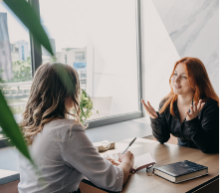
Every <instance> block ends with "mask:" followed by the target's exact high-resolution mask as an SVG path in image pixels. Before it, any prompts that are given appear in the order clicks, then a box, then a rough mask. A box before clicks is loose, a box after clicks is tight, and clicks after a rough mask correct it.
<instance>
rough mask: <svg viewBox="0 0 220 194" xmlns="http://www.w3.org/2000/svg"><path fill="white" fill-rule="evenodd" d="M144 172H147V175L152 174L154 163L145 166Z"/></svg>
mask: <svg viewBox="0 0 220 194" xmlns="http://www.w3.org/2000/svg"><path fill="white" fill-rule="evenodd" d="M146 172H147V175H148V176H151V175H153V173H154V164H152V165H150V166H148V167H146Z"/></svg>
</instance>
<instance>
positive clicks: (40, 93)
mask: <svg viewBox="0 0 220 194" xmlns="http://www.w3.org/2000/svg"><path fill="white" fill-rule="evenodd" d="M58 69H59V70H60V71H65V72H67V73H68V75H69V77H70V78H71V83H73V85H72V88H73V90H71V89H70V90H69V89H66V88H65V87H64V85H63V82H67V81H68V80H67V78H66V77H64V78H63V79H62V81H61V79H60V77H59V76H58V74H57V70H58ZM79 96H80V83H79V78H78V75H77V72H76V71H75V70H74V69H73V68H72V67H70V66H68V65H64V64H58V63H55V64H50V63H47V64H44V65H41V66H40V67H39V68H38V70H37V72H36V74H35V76H34V79H33V83H32V86H31V91H30V97H29V99H28V102H27V106H26V109H25V111H24V113H23V120H22V122H21V128H22V131H23V134H24V137H25V139H26V141H27V144H28V145H29V151H30V153H31V156H32V158H33V160H34V161H35V163H36V164H37V166H38V168H39V170H40V173H37V172H36V171H35V169H34V167H33V166H32V165H31V164H30V163H29V161H28V160H27V159H25V158H24V157H23V156H21V155H20V156H19V159H20V164H19V167H20V170H19V171H20V183H19V185H18V189H19V192H22V193H23V192H28V193H32V192H44V193H48V192H61V193H64V192H77V191H78V192H79V190H78V188H79V184H80V182H81V180H82V179H83V178H84V176H86V177H87V178H88V179H89V180H90V181H91V182H93V183H94V184H95V185H97V186H98V187H101V188H104V189H107V190H111V191H121V190H122V186H123V183H124V182H125V181H126V179H127V177H128V174H129V172H130V170H131V168H132V166H133V161H134V157H133V154H132V153H131V152H129V151H128V152H126V153H125V154H123V155H122V154H121V155H120V156H119V157H120V159H121V161H122V162H121V164H120V165H119V166H113V165H112V163H111V162H110V161H108V160H105V159H103V158H102V157H101V156H100V155H99V153H98V152H97V151H96V149H95V148H94V147H93V145H92V143H91V142H90V140H89V139H88V137H87V136H86V133H85V130H84V128H83V126H82V124H81V123H80V120H79V114H80V107H79ZM73 108H74V109H75V112H76V114H71V113H70V110H71V109H73ZM69 115H71V116H73V117H74V120H71V119H68V116H69Z"/></svg>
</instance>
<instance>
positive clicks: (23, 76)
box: [10, 57, 32, 82]
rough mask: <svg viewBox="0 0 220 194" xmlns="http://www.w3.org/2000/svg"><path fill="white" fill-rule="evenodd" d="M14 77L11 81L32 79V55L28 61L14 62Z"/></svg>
mask: <svg viewBox="0 0 220 194" xmlns="http://www.w3.org/2000/svg"><path fill="white" fill-rule="evenodd" d="M12 71H13V78H12V80H11V81H10V82H21V81H22V82H23V81H31V80H32V69H31V57H27V60H26V61H15V62H13V63H12Z"/></svg>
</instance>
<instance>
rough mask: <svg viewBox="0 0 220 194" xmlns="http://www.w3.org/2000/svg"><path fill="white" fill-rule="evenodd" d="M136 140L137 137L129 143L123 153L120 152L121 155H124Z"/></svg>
mask: <svg viewBox="0 0 220 194" xmlns="http://www.w3.org/2000/svg"><path fill="white" fill-rule="evenodd" d="M136 139H137V137H135V138H134V139H133V140H132V141H131V143H129V145H128V147H127V148H126V149H125V151H123V152H122V154H124V153H125V152H126V151H127V149H128V148H129V147H130V146H131V145H132V144H133V143H134V142H135V140H136Z"/></svg>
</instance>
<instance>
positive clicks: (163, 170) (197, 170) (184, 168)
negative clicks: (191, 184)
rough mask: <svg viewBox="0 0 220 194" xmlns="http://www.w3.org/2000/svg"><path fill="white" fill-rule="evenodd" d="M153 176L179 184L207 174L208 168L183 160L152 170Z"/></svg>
mask: <svg viewBox="0 0 220 194" xmlns="http://www.w3.org/2000/svg"><path fill="white" fill-rule="evenodd" d="M154 174H156V175H158V176H160V177H162V178H165V179H167V180H169V181H171V182H173V183H179V182H182V181H187V180H190V179H194V178H197V177H200V176H203V175H206V174H208V167H206V166H202V165H200V164H196V163H194V162H190V161H188V160H184V161H181V162H176V163H172V164H167V165H164V166H160V167H155V168H154Z"/></svg>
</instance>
